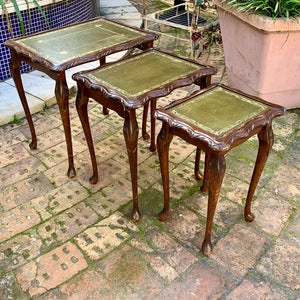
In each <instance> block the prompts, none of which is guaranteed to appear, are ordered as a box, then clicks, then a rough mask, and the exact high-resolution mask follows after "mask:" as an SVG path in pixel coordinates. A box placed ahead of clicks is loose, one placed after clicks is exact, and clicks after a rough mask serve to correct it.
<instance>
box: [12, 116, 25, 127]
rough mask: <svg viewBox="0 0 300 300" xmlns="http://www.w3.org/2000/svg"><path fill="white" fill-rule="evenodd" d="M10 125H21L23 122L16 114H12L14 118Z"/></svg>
mask: <svg viewBox="0 0 300 300" xmlns="http://www.w3.org/2000/svg"><path fill="white" fill-rule="evenodd" d="M10 123H12V124H17V125H21V124H22V123H23V121H21V120H20V119H19V118H18V117H17V115H16V114H14V118H13V120H12V121H11V122H10Z"/></svg>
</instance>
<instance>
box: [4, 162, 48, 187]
mask: <svg viewBox="0 0 300 300" xmlns="http://www.w3.org/2000/svg"><path fill="white" fill-rule="evenodd" d="M44 170H45V167H44V166H43V165H42V164H41V162H40V160H38V159H36V158H35V157H29V158H25V159H23V160H20V161H17V162H15V163H14V164H12V165H9V166H6V167H4V168H1V169H0V188H3V187H5V186H7V185H9V184H14V183H16V182H18V181H21V180H23V179H26V178H28V177H30V176H34V175H35V174H39V173H41V172H42V171H44Z"/></svg>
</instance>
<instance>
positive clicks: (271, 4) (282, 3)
mask: <svg viewBox="0 0 300 300" xmlns="http://www.w3.org/2000/svg"><path fill="white" fill-rule="evenodd" d="M222 2H226V3H227V4H228V5H230V6H233V7H236V8H238V9H239V10H240V11H244V12H250V13H254V14H257V15H263V16H267V17H271V18H274V19H276V18H281V17H284V18H287V19H289V18H290V17H300V0H222Z"/></svg>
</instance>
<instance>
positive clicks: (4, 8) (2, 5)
mask: <svg viewBox="0 0 300 300" xmlns="http://www.w3.org/2000/svg"><path fill="white" fill-rule="evenodd" d="M9 1H10V2H12V3H13V5H14V8H15V11H16V14H17V16H18V18H19V22H20V26H21V31H22V35H23V36H25V35H26V34H25V27H24V21H23V18H22V14H21V12H20V9H19V5H18V2H17V0H9ZM65 1H66V4H67V5H68V0H65ZM7 2H8V1H3V0H0V6H1V8H2V10H3V12H4V15H5V18H6V21H7V26H8V30H9V32H10V34H11V37H13V34H12V30H11V25H10V21H9V15H8V13H7V8H6V4H7ZM25 2H26V5H27V11H28V17H29V24H30V23H31V15H30V10H29V3H28V0H25ZM33 3H34V4H35V5H36V7H37V8H38V9H39V11H40V12H41V14H42V16H43V18H44V20H45V22H46V23H47V25H48V27H49V29H50V24H49V22H48V20H47V17H46V15H45V12H44V11H43V9H42V8H41V6H40V5H39V4H38V2H37V0H33Z"/></svg>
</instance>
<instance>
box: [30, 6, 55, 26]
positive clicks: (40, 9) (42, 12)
mask: <svg viewBox="0 0 300 300" xmlns="http://www.w3.org/2000/svg"><path fill="white" fill-rule="evenodd" d="M33 2H34V4H35V5H36V6H37V8H38V9H39V11H40V12H41V14H42V15H43V17H44V19H45V21H46V23H47V25H48V27H49V29H50V28H51V27H50V24H49V22H48V20H47V17H46V15H45V13H44V11H43V9H42V8H41V7H40V5H39V4H38V3H37V1H36V0H33Z"/></svg>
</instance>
